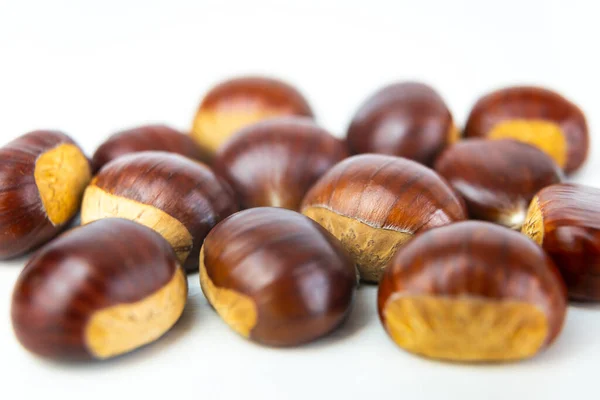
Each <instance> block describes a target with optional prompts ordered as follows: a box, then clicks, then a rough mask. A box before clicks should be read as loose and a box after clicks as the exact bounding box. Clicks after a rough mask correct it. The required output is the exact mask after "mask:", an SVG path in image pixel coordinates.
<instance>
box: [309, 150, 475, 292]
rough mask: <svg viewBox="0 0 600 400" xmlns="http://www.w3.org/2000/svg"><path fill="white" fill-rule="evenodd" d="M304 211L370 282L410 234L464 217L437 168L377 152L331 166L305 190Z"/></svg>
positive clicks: (374, 279) (374, 280) (453, 193)
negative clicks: (436, 171) (332, 237)
mask: <svg viewBox="0 0 600 400" xmlns="http://www.w3.org/2000/svg"><path fill="white" fill-rule="evenodd" d="M302 213H303V214H305V215H307V216H309V217H310V218H312V219H314V220H315V221H317V222H319V223H320V224H321V225H323V226H324V227H325V228H326V229H327V230H329V231H330V232H331V233H333V235H334V236H336V237H337V238H338V239H340V240H341V241H342V244H344V246H345V247H346V249H347V250H348V251H349V252H350V254H351V255H352V256H353V257H354V259H355V261H356V262H357V264H358V267H359V270H360V273H361V278H362V279H363V280H366V281H372V282H377V281H379V278H380V276H381V273H382V271H383V269H384V267H385V265H386V264H387V262H388V261H389V259H390V258H391V257H392V256H393V254H394V253H395V252H396V250H397V249H398V248H399V247H400V246H401V245H402V244H403V243H405V242H406V241H407V240H409V239H410V238H411V237H412V236H413V235H415V234H417V233H420V232H424V231H426V230H429V229H431V228H436V227H439V226H443V225H447V224H449V223H452V222H456V221H461V220H464V219H466V218H467V216H466V210H465V208H464V204H463V202H462V199H460V198H459V197H458V196H457V195H456V193H455V192H454V191H453V190H452V189H451V188H450V186H448V185H447V183H446V182H445V181H444V180H443V179H442V178H441V177H440V176H439V175H438V174H437V173H435V172H434V171H432V170H431V169H429V168H427V167H424V166H423V165H421V164H418V163H416V162H414V161H411V160H408V159H405V158H401V157H394V156H386V155H379V154H365V155H359V156H353V157H350V158H348V159H346V160H344V161H342V162H340V163H338V164H337V165H335V166H334V167H333V168H332V169H330V170H329V171H328V172H327V173H326V174H325V175H323V177H322V178H321V179H319V181H317V183H316V184H315V185H314V186H313V187H312V188H311V189H310V191H309V192H308V193H307V195H306V197H305V198H304V201H303V204H302Z"/></svg>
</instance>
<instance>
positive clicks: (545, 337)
mask: <svg viewBox="0 0 600 400" xmlns="http://www.w3.org/2000/svg"><path fill="white" fill-rule="evenodd" d="M566 305H567V301H566V291H565V287H564V282H562V278H561V277H560V275H559V272H558V270H557V269H556V267H555V265H554V263H553V262H552V260H551V259H550V257H548V256H547V255H546V254H545V253H544V251H543V250H542V249H541V248H540V247H538V246H536V244H535V243H533V242H532V241H531V240H527V238H526V237H525V236H523V235H521V234H520V233H518V232H515V231H511V230H509V229H506V228H504V227H501V226H497V225H493V224H490V223H487V222H477V221H467V222H461V223H457V224H452V225H449V226H445V227H442V228H438V229H433V230H431V231H429V232H426V233H424V234H422V235H419V236H418V237H416V238H415V239H414V240H412V241H411V242H410V243H408V244H406V246H404V247H403V248H402V249H401V250H400V251H398V253H397V254H396V256H395V257H394V258H393V259H392V261H391V262H390V265H389V266H388V268H387V270H386V271H385V273H384V275H383V277H382V279H381V283H380V285H379V292H378V310H379V316H380V318H381V321H382V323H383V326H384V327H385V329H386V331H387V332H388V334H389V335H390V337H391V338H392V339H393V340H394V342H395V343H396V344H398V345H399V346H400V347H402V348H403V349H405V350H407V351H410V352H412V353H416V354H419V355H422V356H426V357H431V358H436V359H443V360H451V361H462V362H489V361H508V360H518V359H523V358H528V357H531V356H533V355H534V354H536V353H538V352H539V351H540V350H542V349H544V348H545V347H547V346H549V345H550V344H551V343H552V342H553V341H554V340H555V339H556V337H557V336H558V334H559V333H560V331H561V328H562V325H563V322H564V320H565V314H566Z"/></svg>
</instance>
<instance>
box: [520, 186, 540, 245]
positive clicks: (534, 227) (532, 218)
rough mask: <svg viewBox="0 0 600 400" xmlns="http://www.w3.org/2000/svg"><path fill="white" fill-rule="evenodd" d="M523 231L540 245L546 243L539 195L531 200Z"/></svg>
mask: <svg viewBox="0 0 600 400" xmlns="http://www.w3.org/2000/svg"><path fill="white" fill-rule="evenodd" d="M521 232H522V233H524V234H525V235H527V236H529V237H530V238H531V239H533V240H534V241H535V242H536V243H537V244H539V245H540V246H541V245H542V243H544V217H543V215H542V210H541V209H540V199H539V198H538V197H537V196H535V197H534V198H533V200H531V204H530V205H529V211H527V217H526V218H525V223H524V224H523V228H522V229H521Z"/></svg>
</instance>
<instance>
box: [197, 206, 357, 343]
mask: <svg viewBox="0 0 600 400" xmlns="http://www.w3.org/2000/svg"><path fill="white" fill-rule="evenodd" d="M356 283H357V282H356V270H355V267H354V264H353V262H352V259H351V258H350V256H349V255H348V254H347V253H346V252H345V250H344V249H343V247H342V246H341V245H340V243H339V242H338V241H337V240H336V239H335V238H334V237H333V236H332V235H331V234H329V232H327V231H326V230H324V229H323V228H321V227H320V226H319V225H318V224H316V223H315V222H313V221H311V220H310V219H309V218H306V217H305V216H303V215H301V214H298V213H296V212H293V211H289V210H285V209H281V208H268V207H259V208H252V209H250V210H246V211H241V212H239V213H237V214H234V215H232V216H231V217H229V218H227V219H226V220H224V221H223V222H221V223H219V224H218V225H217V226H216V227H215V228H213V230H212V231H211V232H210V233H209V234H208V236H207V237H206V240H205V241H204V245H203V247H202V251H201V252H200V284H201V286H202V291H203V292H204V295H205V296H206V298H207V299H208V301H209V303H210V304H212V306H213V307H214V308H215V310H216V311H217V313H219V315H220V316H221V318H223V320H224V321H225V322H226V323H227V324H228V325H229V326H230V327H231V328H232V329H233V330H234V331H235V332H237V333H238V334H240V335H242V336H244V337H246V338H248V339H250V340H252V341H255V342H258V343H262V344H265V345H269V346H295V345H299V344H302V343H306V342H310V341H312V340H315V339H317V338H319V337H321V336H323V335H326V334H327V333H329V332H331V331H332V330H334V329H335V328H336V327H338V326H339V325H340V324H341V323H342V321H343V320H344V319H345V317H346V316H347V315H348V312H349V310H350V307H351V305H352V300H353V298H354V292H355V289H356Z"/></svg>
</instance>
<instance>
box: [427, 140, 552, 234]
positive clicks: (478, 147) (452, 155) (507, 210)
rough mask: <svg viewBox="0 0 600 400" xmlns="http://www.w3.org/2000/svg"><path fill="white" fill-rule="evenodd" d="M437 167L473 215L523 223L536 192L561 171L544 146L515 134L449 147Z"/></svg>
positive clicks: (515, 224) (513, 224) (506, 223)
mask: <svg viewBox="0 0 600 400" xmlns="http://www.w3.org/2000/svg"><path fill="white" fill-rule="evenodd" d="M435 170H436V171H437V172H438V173H439V174H440V175H441V176H443V177H444V178H446V180H448V182H449V183H450V185H451V186H452V187H453V188H454V190H456V191H457V192H458V194H459V195H460V196H461V197H462V198H463V199H464V200H465V203H466V206H467V210H468V212H469V216H470V217H471V218H473V219H481V220H486V221H490V222H495V223H497V224H501V225H504V226H507V227H509V228H512V229H521V225H522V224H523V222H524V221H525V216H526V215H527V208H528V207H529V203H530V202H531V199H533V196H535V194H536V193H537V192H538V191H539V190H540V189H542V188H544V187H546V186H549V185H552V184H555V183H559V182H560V181H561V180H562V171H561V170H560V168H558V166H557V165H556V163H555V162H554V161H553V160H552V159H551V158H550V156H548V155H547V154H546V153H544V152H542V151H541V150H539V149H537V148H535V147H533V146H530V145H528V144H525V143H522V142H518V141H515V140H510V139H504V140H497V141H491V140H483V139H467V140H463V141H461V142H459V143H456V144H455V145H453V146H451V147H449V148H448V149H446V150H445V151H444V152H443V153H442V155H441V156H440V158H439V159H438V160H437V161H436V163H435Z"/></svg>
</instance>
